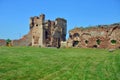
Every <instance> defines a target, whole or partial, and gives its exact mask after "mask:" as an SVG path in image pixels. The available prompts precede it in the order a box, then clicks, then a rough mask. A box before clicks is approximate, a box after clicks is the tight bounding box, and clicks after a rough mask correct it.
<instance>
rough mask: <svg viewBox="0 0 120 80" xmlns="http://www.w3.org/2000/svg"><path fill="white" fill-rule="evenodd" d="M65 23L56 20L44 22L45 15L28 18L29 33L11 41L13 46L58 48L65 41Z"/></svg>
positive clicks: (61, 19)
mask: <svg viewBox="0 0 120 80" xmlns="http://www.w3.org/2000/svg"><path fill="white" fill-rule="evenodd" d="M66 31H67V21H66V20H65V19H63V18H57V19H56V20H55V21H51V20H45V15H44V14H41V15H40V16H39V17H37V16H35V17H31V18H30V32H29V33H28V34H27V35H25V36H23V37H22V38H21V39H19V40H13V46H39V47H58V46H60V42H61V41H66Z"/></svg>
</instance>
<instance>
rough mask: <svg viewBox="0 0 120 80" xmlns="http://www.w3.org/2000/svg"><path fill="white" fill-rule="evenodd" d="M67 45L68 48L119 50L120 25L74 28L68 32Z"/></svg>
mask: <svg viewBox="0 0 120 80" xmlns="http://www.w3.org/2000/svg"><path fill="white" fill-rule="evenodd" d="M98 40H99V41H100V43H99V44H98V43H97V41H98ZM111 40H115V41H116V43H115V44H113V43H111ZM67 43H68V46H69V47H82V48H94V47H96V48H120V24H111V25H107V26H106V25H101V26H99V27H98V26H97V27H88V28H75V29H73V30H70V31H69V39H68V41H67Z"/></svg>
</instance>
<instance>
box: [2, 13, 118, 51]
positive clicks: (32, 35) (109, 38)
mask: <svg viewBox="0 0 120 80" xmlns="http://www.w3.org/2000/svg"><path fill="white" fill-rule="evenodd" d="M29 26H30V27H29V28H30V31H29V33H28V34H27V35H24V36H23V37H22V38H21V39H18V40H12V42H11V44H12V45H13V46H37V47H60V46H61V47H62V46H63V47H76V48H105V49H106V48H108V49H110V48H112V49H113V48H120V23H115V24H111V25H98V26H92V27H86V28H74V29H72V30H70V31H69V38H68V40H67V41H66V33H67V21H66V20H65V19H63V18H56V19H55V21H51V20H45V15H44V14H41V15H40V16H35V17H31V18H30V24H29ZM5 45H6V41H5V40H4V39H0V46H5Z"/></svg>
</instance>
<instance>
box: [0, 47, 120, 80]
mask: <svg viewBox="0 0 120 80" xmlns="http://www.w3.org/2000/svg"><path fill="white" fill-rule="evenodd" d="M0 80H120V50H116V51H114V52H109V51H108V50H104V49H80V48H69V49H56V48H35V47H0Z"/></svg>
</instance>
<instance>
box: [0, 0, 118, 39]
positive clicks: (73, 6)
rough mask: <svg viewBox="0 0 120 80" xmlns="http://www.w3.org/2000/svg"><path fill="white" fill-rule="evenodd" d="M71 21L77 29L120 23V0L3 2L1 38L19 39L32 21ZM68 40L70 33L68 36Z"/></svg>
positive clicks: (1, 5)
mask: <svg viewBox="0 0 120 80" xmlns="http://www.w3.org/2000/svg"><path fill="white" fill-rule="evenodd" d="M41 13H44V14H45V15H46V19H50V20H54V19H55V18H57V17H61V18H65V19H67V31H69V30H70V29H73V28H74V27H75V26H84V27H86V26H90V25H98V24H112V23H116V22H120V0H0V39H8V38H9V39H19V38H20V37H22V36H23V35H25V34H27V33H28V32H29V18H30V17H31V16H39V15H40V14H41ZM67 37H68V34H67Z"/></svg>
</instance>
